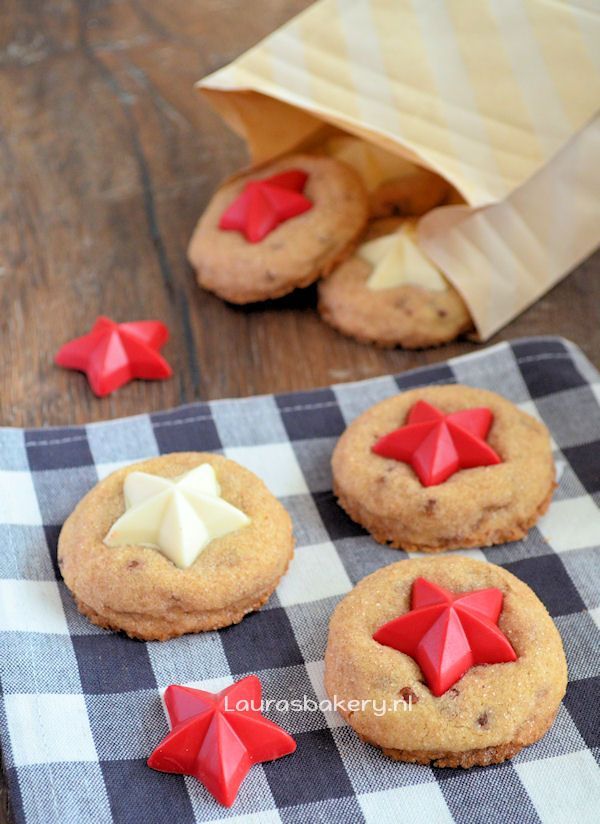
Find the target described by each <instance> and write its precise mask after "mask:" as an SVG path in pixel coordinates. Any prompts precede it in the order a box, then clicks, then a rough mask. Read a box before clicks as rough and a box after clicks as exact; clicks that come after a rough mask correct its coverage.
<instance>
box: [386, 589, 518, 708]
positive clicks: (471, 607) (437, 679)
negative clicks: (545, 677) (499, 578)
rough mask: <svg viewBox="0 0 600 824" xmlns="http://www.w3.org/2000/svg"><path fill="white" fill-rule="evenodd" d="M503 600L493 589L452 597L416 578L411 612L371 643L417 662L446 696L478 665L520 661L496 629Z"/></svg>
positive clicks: (391, 623)
mask: <svg viewBox="0 0 600 824" xmlns="http://www.w3.org/2000/svg"><path fill="white" fill-rule="evenodd" d="M502 599H503V595H502V592H501V590H499V589H496V588H495V587H492V588H490V589H477V590H474V591H473V592H464V593H462V594H461V593H459V594H458V595H454V594H453V593H452V592H449V591H448V590H447V589H444V588H443V587H440V586H438V585H437V584H433V583H432V582H431V581H427V580H426V579H425V578H417V579H416V581H415V582H414V583H413V588H412V602H411V611H410V612H407V613H405V614H404V615H400V616H399V617H398V618H394V619H393V620H392V621H388V623H387V624H384V625H383V626H381V627H379V629H378V630H377V632H376V633H375V634H374V635H373V640H375V641H377V642H378V643H379V644H383V645H384V646H386V647H392V649H397V650H398V651H399V652H403V653H405V654H406V655H410V657H411V658H414V659H415V661H416V662H417V664H418V665H419V666H420V667H421V670H422V671H423V675H424V676H425V679H426V681H427V685H428V687H429V689H430V690H431V692H432V693H433V694H434V695H442V694H443V693H445V692H446V690H448V689H450V687H451V686H452V685H453V684H455V683H456V682H457V681H458V680H459V679H460V678H462V677H463V675H464V674H465V673H466V672H467V670H469V669H470V668H471V667H473V666H475V665H476V664H502V663H506V662H507V661H516V659H517V655H516V653H515V651H514V649H513V648H512V646H511V645H510V642H509V640H508V638H507V637H506V636H505V635H504V633H503V632H502V631H501V630H500V629H499V628H498V626H497V624H498V618H499V617H500V613H501V612H502Z"/></svg>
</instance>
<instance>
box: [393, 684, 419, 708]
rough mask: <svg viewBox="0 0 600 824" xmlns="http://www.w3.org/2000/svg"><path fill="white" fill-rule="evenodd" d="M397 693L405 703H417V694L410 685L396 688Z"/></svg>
mask: <svg viewBox="0 0 600 824" xmlns="http://www.w3.org/2000/svg"><path fill="white" fill-rule="evenodd" d="M398 695H399V696H400V698H401V699H402V700H403V701H404V702H405V703H406V704H418V703H419V696H418V695H417V693H416V692H415V691H414V690H412V689H411V688H410V687H402V689H401V690H398Z"/></svg>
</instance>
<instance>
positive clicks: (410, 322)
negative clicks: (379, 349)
mask: <svg viewBox="0 0 600 824" xmlns="http://www.w3.org/2000/svg"><path fill="white" fill-rule="evenodd" d="M319 312H320V314H321V317H322V318H323V320H325V321H326V322H327V323H329V324H330V325H331V326H333V327H334V328H336V329H337V330H338V331H340V332H342V333H343V334H345V335H350V336H351V337H353V338H356V340H359V341H361V342H363V343H376V344H377V345H378V346H384V347H392V346H403V347H404V348H406V349H419V348H422V347H427V346H436V345H438V344H441V343H446V342H448V341H451V340H453V339H454V338H456V337H458V335H460V334H461V333H462V332H465V331H467V330H468V329H470V328H471V327H472V321H471V317H470V315H469V311H468V309H467V307H466V305H465V303H464V301H463V299H462V298H461V296H460V295H459V293H458V292H457V291H456V289H455V288H454V287H453V286H452V285H451V284H450V283H449V281H447V280H446V278H445V277H444V276H443V275H442V273H441V272H440V271H439V269H438V268H437V267H436V266H435V265H434V264H433V263H432V262H431V261H430V260H429V259H428V258H427V257H426V255H425V253H424V252H423V250H422V249H421V247H420V246H419V245H418V241H417V234H416V222H415V221H414V220H402V219H398V218H385V219H382V220H376V221H373V223H371V224H370V226H369V228H368V230H367V232H366V234H365V236H364V238H363V241H362V243H361V245H360V246H359V247H358V248H357V249H356V251H355V252H354V254H353V255H352V256H351V257H350V258H348V260H346V261H344V263H342V264H341V265H340V266H338V267H337V268H336V269H334V271H333V272H332V273H331V275H330V276H329V277H328V278H326V279H325V280H322V281H321V282H320V283H319Z"/></svg>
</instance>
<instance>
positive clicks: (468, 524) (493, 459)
mask: <svg viewBox="0 0 600 824" xmlns="http://www.w3.org/2000/svg"><path fill="white" fill-rule="evenodd" d="M332 468H333V485H334V492H335V494H336V495H337V498H338V502H339V503H340V505H341V506H342V507H343V509H345V511H346V512H347V513H348V515H349V516H350V517H351V518H352V519H353V520H354V521H356V522H357V523H359V524H361V525H362V526H364V527H365V529H367V530H368V531H369V532H370V533H371V535H372V536H373V538H375V540H376V541H378V542H379V543H382V544H388V545H390V546H392V547H396V548H402V549H405V550H408V551H421V552H438V551H440V550H445V549H458V548H460V547H478V546H491V545H493V544H501V543H505V542H507V541H516V540H519V539H520V538H523V537H524V536H525V535H526V534H527V531H528V530H529V528H530V527H531V526H533V524H535V523H536V521H537V520H538V518H539V517H540V516H541V515H542V514H543V513H544V512H545V511H546V509H547V508H548V506H549V504H550V499H551V497H552V493H553V490H554V487H555V482H554V475H555V471H554V463H553V460H552V449H551V445H550V437H549V434H548V430H547V429H546V427H545V426H544V425H543V424H542V423H540V421H538V420H536V419H535V418H532V417H531V415H528V414H526V413H525V412H522V411H521V410H520V409H518V408H517V407H516V406H515V405H514V404H512V403H511V402H510V401H508V400H506V399H505V398H502V397H501V396H500V395H497V394H496V393H494V392H489V391H487V390H484V389H473V388H471V387H468V386H460V385H450V386H430V387H421V388H418V389H412V390H410V391H408V392H403V393H402V394H399V395H395V396H394V397H391V398H388V399H387V400H384V401H382V402H381V403H378V404H376V405H375V406H373V407H371V408H370V409H368V410H367V411H366V412H364V413H363V414H362V415H360V416H359V417H358V418H357V419H356V420H355V421H353V422H352V423H351V424H350V426H349V427H348V428H347V429H346V431H345V432H344V434H343V435H342V436H341V438H340V440H339V441H338V443H337V445H336V447H335V450H334V453H333V458H332Z"/></svg>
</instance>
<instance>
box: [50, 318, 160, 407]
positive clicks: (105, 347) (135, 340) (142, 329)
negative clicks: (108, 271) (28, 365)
mask: <svg viewBox="0 0 600 824" xmlns="http://www.w3.org/2000/svg"><path fill="white" fill-rule="evenodd" d="M168 337H169V330H168V329H167V327H166V326H165V324H164V323H160V322H159V321H157V320H140V321H135V322H132V323H115V322H114V321H112V320H110V318H105V317H102V316H101V317H99V318H98V319H97V320H96V323H95V324H94V326H93V328H92V331H91V332H89V333H88V334H87V335H83V337H81V338H75V339H74V340H72V341H69V343H65V345H64V346H62V347H61V348H60V349H59V351H58V353H57V355H56V357H55V359H54V360H55V362H56V363H57V364H58V365H59V366H64V367H66V368H67V369H78V370H79V371H80V372H85V374H86V375H87V378H88V381H89V382H90V386H91V387H92V390H93V392H94V393H95V394H96V395H98V397H102V396H103V395H108V394H110V393H111V392H114V391H115V389H118V388H119V387H120V386H123V384H125V383H129V381H131V380H133V379H134V378H145V379H146V380H159V379H162V378H169V377H171V375H172V374H173V370H172V369H171V367H170V366H169V364H168V363H167V361H166V360H165V359H164V358H163V357H162V355H160V354H159V353H158V350H159V349H160V347H161V346H163V345H164V344H165V343H166V341H167V339H168Z"/></svg>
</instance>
